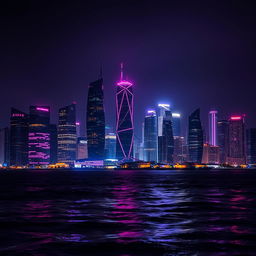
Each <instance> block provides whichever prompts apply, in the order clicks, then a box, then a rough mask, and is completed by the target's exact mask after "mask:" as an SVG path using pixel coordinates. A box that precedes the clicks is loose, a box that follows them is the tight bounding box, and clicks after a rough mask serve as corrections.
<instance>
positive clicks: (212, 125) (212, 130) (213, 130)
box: [209, 110, 218, 146]
mask: <svg viewBox="0 0 256 256" xmlns="http://www.w3.org/2000/svg"><path fill="white" fill-rule="evenodd" d="M217 114H218V111H216V110H211V111H210V112H209V144H210V145H212V146H217Z"/></svg>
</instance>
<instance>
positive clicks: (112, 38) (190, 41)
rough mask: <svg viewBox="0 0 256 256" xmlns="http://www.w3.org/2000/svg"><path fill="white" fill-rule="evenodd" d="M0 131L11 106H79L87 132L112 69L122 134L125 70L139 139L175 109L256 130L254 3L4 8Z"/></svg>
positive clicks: (109, 102)
mask: <svg viewBox="0 0 256 256" xmlns="http://www.w3.org/2000/svg"><path fill="white" fill-rule="evenodd" d="M0 9H1V11H0V12H1V40H0V44H1V46H0V53H1V61H0V63H1V65H0V86H1V108H0V117H1V119H0V126H1V127H3V126H6V125H7V124H8V123H9V113H10V107H11V106H13V107H16V108H19V109H21V110H23V111H26V112H28V106H29V105H30V104H42V105H50V106H51V108H52V122H56V121H57V110H58V108H60V107H62V106H65V105H68V104H70V103H71V102H72V101H76V102H77V107H78V117H79V119H80V120H81V121H82V125H83V126H85V122H84V121H85V114H86V112H85V110H86V97H87V87H88V83H89V82H91V81H93V80H95V79H97V78H98V74H99V66H100V64H101V63H102V66H103V78H104V86H105V105H106V117H107V122H108V123H109V124H110V125H112V126H113V125H114V122H115V110H114V93H115V82H116V81H117V80H118V78H119V63H120V62H121V61H122V62H124V65H125V71H126V74H127V75H128V78H129V79H131V80H132V81H134V83H135V86H134V91H135V111H136V114H135V120H136V126H137V129H136V130H137V131H136V133H137V135H138V136H140V134H139V132H140V127H141V122H142V120H143V115H144V112H145V110H146V109H147V108H149V107H153V106H154V105H156V104H157V103H158V102H163V101H167V102H169V103H171V105H172V106H173V109H175V110H178V111H180V112H181V113H182V115H183V125H184V126H185V125H186V124H187V117H188V114H189V113H191V112H192V111H193V110H194V109H195V108H197V107H200V108H201V110H202V113H201V116H202V119H203V121H204V123H205V124H206V120H207V112H208V111H209V110H210V109H211V108H217V109H218V110H219V112H220V118H226V117H227V116H228V115H229V114H234V113H245V114H246V115H247V120H246V121H247V124H248V126H249V127H252V126H255V127H256V103H255V99H256V97H255V96H256V89H255V85H256V72H255V68H256V65H255V61H256V48H255V47H256V40H255V39H256V36H255V31H256V20H255V9H254V8H253V6H250V4H249V1H248V2H247V1H239V2H234V1H233V2H232V1H228V2H225V1H219V3H216V1H200V2H198V1H160V0H159V1H139V0H136V1H120V0H119V1H88V3H87V1H69V3H64V1H63V2H54V1H45V0H44V1H41V0H37V1H31V2H29V1H19V2H14V1H9V5H8V6H2V7H1V8H0Z"/></svg>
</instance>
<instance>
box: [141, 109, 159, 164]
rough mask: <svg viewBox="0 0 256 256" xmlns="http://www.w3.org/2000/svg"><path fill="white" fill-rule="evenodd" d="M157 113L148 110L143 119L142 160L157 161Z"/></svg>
mask: <svg viewBox="0 0 256 256" xmlns="http://www.w3.org/2000/svg"><path fill="white" fill-rule="evenodd" d="M157 145H158V131H157V115H156V111H155V110H148V111H147V114H146V116H145V119H144V157H143V159H144V161H155V162H157V154H158V148H157Z"/></svg>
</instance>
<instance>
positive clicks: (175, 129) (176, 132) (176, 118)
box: [172, 112, 181, 137]
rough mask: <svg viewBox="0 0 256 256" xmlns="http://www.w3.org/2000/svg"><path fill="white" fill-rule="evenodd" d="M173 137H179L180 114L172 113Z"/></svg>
mask: <svg viewBox="0 0 256 256" xmlns="http://www.w3.org/2000/svg"><path fill="white" fill-rule="evenodd" d="M172 126H173V136H176V137H177V136H181V114H180V113H177V112H175V113H172Z"/></svg>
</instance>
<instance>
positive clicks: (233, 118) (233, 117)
mask: <svg viewBox="0 0 256 256" xmlns="http://www.w3.org/2000/svg"><path fill="white" fill-rule="evenodd" d="M230 119H231V120H241V119H242V117H241V116H231V118H230Z"/></svg>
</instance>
